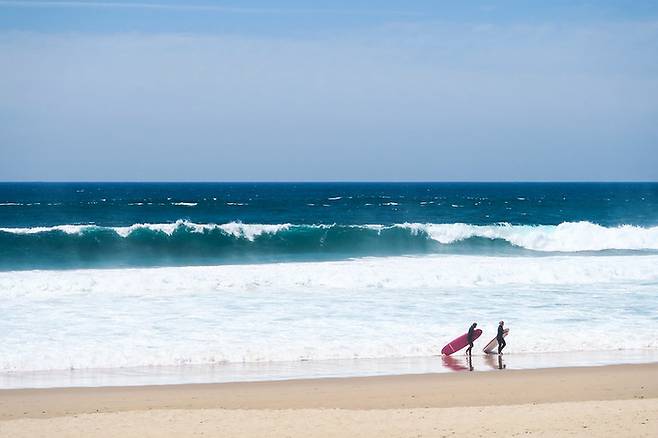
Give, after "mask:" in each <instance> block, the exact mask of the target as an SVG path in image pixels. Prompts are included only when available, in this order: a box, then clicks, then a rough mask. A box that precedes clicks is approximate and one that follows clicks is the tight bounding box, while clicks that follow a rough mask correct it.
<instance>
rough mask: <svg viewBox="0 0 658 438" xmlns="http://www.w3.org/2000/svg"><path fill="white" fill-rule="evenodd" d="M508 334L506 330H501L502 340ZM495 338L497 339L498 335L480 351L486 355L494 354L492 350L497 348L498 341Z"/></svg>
mask: <svg viewBox="0 0 658 438" xmlns="http://www.w3.org/2000/svg"><path fill="white" fill-rule="evenodd" d="M508 333H509V329H508V328H506V329H505V330H503V338H506V337H507V334H508ZM497 338H498V335H496V336H495V337H494V338H493V339H492V340H491V341H489V343H488V344H487V345H485V346H484V348H483V349H482V351H484V352H485V353H487V354H491V353H494V350H495V349H496V347H498V339H497Z"/></svg>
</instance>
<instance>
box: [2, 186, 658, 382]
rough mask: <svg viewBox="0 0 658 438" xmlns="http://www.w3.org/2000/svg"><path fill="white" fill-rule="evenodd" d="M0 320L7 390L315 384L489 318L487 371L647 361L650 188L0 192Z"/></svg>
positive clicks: (652, 338) (653, 288)
mask: <svg viewBox="0 0 658 438" xmlns="http://www.w3.org/2000/svg"><path fill="white" fill-rule="evenodd" d="M0 315H2V318H0V373H2V372H7V373H8V374H7V375H11V373H16V372H27V373H29V372H32V371H52V370H70V369H76V370H78V369H84V370H97V369H104V370H108V369H109V370H116V369H124V368H129V369H134V367H146V368H145V369H153V367H158V369H160V368H161V367H179V366H181V365H185V366H187V365H200V366H212V367H215V366H217V365H222V364H229V365H227V366H228V368H230V367H231V366H233V365H234V364H263V363H267V364H270V363H288V364H289V363H296V362H299V363H301V362H302V361H303V363H304V364H305V365H304V367H303V368H301V367H300V368H299V369H297V371H295V373H296V374H295V375H297V376H300V373H301V374H303V373H304V372H309V373H311V374H309V375H314V374H312V373H313V372H315V371H312V370H316V371H317V370H319V369H323V366H324V365H318V366H317V367H316V366H314V365H312V364H313V363H327V362H326V361H327V360H338V361H341V362H340V363H347V364H349V363H352V362H350V361H352V360H354V359H361V358H373V359H385V358H386V359H396V360H397V359H405V358H411V357H425V358H430V357H432V356H433V355H437V354H439V352H440V350H441V347H442V346H443V345H444V344H445V343H446V342H448V341H450V340H451V339H453V338H455V337H456V336H457V335H460V334H462V333H464V332H465V330H466V329H467V328H468V326H469V325H470V324H471V323H472V322H473V321H477V322H478V323H479V326H480V327H481V328H482V329H483V330H484V335H483V336H482V339H483V341H482V342H483V343H486V341H487V339H491V337H493V335H494V334H495V329H496V325H497V322H498V321H499V320H501V319H503V320H505V322H506V325H507V326H508V327H509V328H510V335H509V336H508V347H507V349H508V350H507V351H506V354H507V353H509V356H506V357H510V356H511V357H514V356H513V355H515V354H525V355H529V356H533V355H539V354H543V353H545V352H570V353H574V352H579V353H578V354H580V355H581V356H579V357H587V354H586V353H587V352H592V351H600V350H602V352H603V353H604V354H605V353H606V352H611V351H614V352H616V353H617V352H618V350H620V349H621V350H627V351H630V350H633V351H636V352H637V351H639V352H641V355H642V354H644V353H642V352H648V355H647V356H642V357H655V354H656V352H658V184H656V183H647V184H639V183H638V184H625V183H624V184H622V183H618V184H614V183H613V184H447V183H446V184H439V183H413V184H407V183H404V184H402V183H400V184H392V183H377V184H361V183H359V184H356V183H317V184H296V183H282V184H260V183H258V184H171V183H163V184H134V183H125V184H114V183H112V184H98V183H84V184H82V183H70V184H37V183H29V184H10V183H4V184H0ZM574 334H583V336H574ZM482 346H483V345H479V344H478V345H476V349H475V350H478V351H480V352H481V347H482ZM475 350H474V351H475ZM583 355H584V356H583ZM592 357H595V355H593V356H592ZM611 357H619V358H620V359H619V360H620V361H623V357H624V353H620V354H619V355H613V356H611ZM343 360H347V362H342V361H343ZM429 360H431V359H429ZM530 361H531V362H532V361H533V360H530ZM393 362H395V361H393ZM421 362H422V361H421ZM387 363H391V362H387ZM424 363H425V362H424ZM232 364H233V365H232ZM309 364H311V365H309ZM383 364H384V362H382V365H381V367H380V368H381V369H380V370H379V371H378V372H386V371H385V370H386V369H387V368H386V365H383ZM282 366H283V365H282ZM286 366H287V365H286ZM347 366H348V367H349V366H350V365H347ZM273 367H274V368H277V367H278V365H273ZM359 368H360V366H358V365H354V369H359ZM141 369H143V368H141ZM213 369H215V368H213ZM395 369H396V368H395V367H393V368H390V371H391V372H395ZM304 370H311V371H304ZM382 370H384V371H382ZM420 371H422V370H420ZM350 372H352V371H351V370H350V369H346V370H344V373H343V374H350ZM92 373H93V371H92ZM167 373H172V375H176V374H177V373H178V371H167ZM127 374H130V372H127ZM180 374H181V375H183V374H184V372H183V371H181V372H180ZM1 377H2V376H0V382H2V381H6V380H3V379H2V378H1ZM186 378H187V377H186ZM186 378H182V379H181V381H187V380H185V379H186ZM21 381H22V380H21ZM1 384H2V383H0V385H1Z"/></svg>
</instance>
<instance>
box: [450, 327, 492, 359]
mask: <svg viewBox="0 0 658 438" xmlns="http://www.w3.org/2000/svg"><path fill="white" fill-rule="evenodd" d="M480 335H482V330H480V329H475V331H474V332H473V340H474V341H475V340H476V339H477V338H479V337H480ZM467 345H468V333H464V334H463V335H461V336H460V337H458V338H456V339H453V340H452V341H450V342H448V343H447V344H446V346H445V347H443V348H442V349H441V354H445V355H446V356H450V355H451V354H452V353H454V352H456V351H459V350H461V349H462V348H464V347H466V346H467Z"/></svg>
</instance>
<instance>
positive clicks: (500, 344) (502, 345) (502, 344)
mask: <svg viewBox="0 0 658 438" xmlns="http://www.w3.org/2000/svg"><path fill="white" fill-rule="evenodd" d="M505 345H507V343H506V342H505V339H499V340H498V354H503V348H505Z"/></svg>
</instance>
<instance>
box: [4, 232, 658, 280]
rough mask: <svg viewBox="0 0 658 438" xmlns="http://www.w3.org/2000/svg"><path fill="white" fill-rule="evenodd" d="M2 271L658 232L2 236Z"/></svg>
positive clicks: (499, 250)
mask: <svg viewBox="0 0 658 438" xmlns="http://www.w3.org/2000/svg"><path fill="white" fill-rule="evenodd" d="M0 248H1V251H0V267H2V268H4V269H23V268H50V267H56V268H59V267H63V266H66V267H84V266H154V265H183V264H187V263H196V264H203V263H216V262H220V263H221V262H234V261H236V260H240V259H246V260H247V261H254V260H256V259H257V258H258V257H265V259H264V260H265V261H272V260H273V259H276V260H285V259H286V258H288V257H293V258H297V259H298V258H299V257H305V258H310V259H314V258H315V257H320V258H322V257H336V256H340V257H341V258H344V257H359V256H368V255H371V256H377V255H402V254H441V253H458V254H464V253H466V254H491V253H493V254H515V253H518V252H519V251H522V252H527V253H578V252H598V251H610V250H616V251H648V252H653V251H658V227H639V226H632V225H622V226H617V227H604V226H601V225H597V224H593V223H590V222H564V223H561V224H559V225H511V224H507V223H501V224H493V225H469V224H463V223H453V224H431V223H428V224H421V223H401V224H392V225H382V224H358V225H339V224H314V225H299V224H290V223H285V224H244V223H239V222H229V223H224V224H211V223H207V224H198V223H193V222H189V221H185V220H178V221H176V222H172V223H163V224H148V223H144V224H133V225H130V226H121V227H103V226H98V225H89V224H87V225H56V226H49V227H31V228H0Z"/></svg>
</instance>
